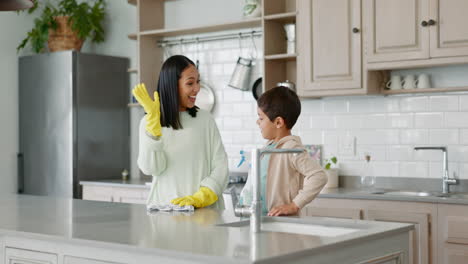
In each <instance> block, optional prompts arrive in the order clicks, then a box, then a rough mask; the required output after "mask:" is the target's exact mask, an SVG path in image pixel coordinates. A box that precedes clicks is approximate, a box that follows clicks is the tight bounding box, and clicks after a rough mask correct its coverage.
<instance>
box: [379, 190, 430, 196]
mask: <svg viewBox="0 0 468 264" xmlns="http://www.w3.org/2000/svg"><path fill="white" fill-rule="evenodd" d="M383 194H384V195H397V196H417V197H427V196H437V195H438V194H437V193H431V192H413V191H390V192H384V193H383Z"/></svg>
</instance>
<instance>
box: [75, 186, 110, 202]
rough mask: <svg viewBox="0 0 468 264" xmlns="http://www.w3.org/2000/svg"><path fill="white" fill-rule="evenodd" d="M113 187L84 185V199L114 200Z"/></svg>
mask: <svg viewBox="0 0 468 264" xmlns="http://www.w3.org/2000/svg"><path fill="white" fill-rule="evenodd" d="M112 192H113V191H112V187H106V186H91V185H83V196H82V197H83V200H92V201H103V202H113V198H112Z"/></svg>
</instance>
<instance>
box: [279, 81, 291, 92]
mask: <svg viewBox="0 0 468 264" xmlns="http://www.w3.org/2000/svg"><path fill="white" fill-rule="evenodd" d="M276 86H282V87H286V88H289V89H291V90H293V91H294V92H295V91H296V85H295V84H294V83H293V82H290V81H289V80H286V81H284V82H279V83H277V84H276Z"/></svg>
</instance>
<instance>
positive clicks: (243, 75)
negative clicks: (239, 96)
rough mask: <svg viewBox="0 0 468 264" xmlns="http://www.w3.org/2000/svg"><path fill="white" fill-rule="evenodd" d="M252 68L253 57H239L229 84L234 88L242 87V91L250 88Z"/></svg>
mask: <svg viewBox="0 0 468 264" xmlns="http://www.w3.org/2000/svg"><path fill="white" fill-rule="evenodd" d="M251 70H252V59H246V58H242V57H239V59H238V60H237V64H236V67H235V68H234V72H233V74H232V76H231V80H230V81H229V84H228V86H229V87H232V88H236V89H240V90H242V91H247V90H249V83H250V71H251Z"/></svg>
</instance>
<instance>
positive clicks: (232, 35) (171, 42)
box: [158, 30, 263, 47]
mask: <svg viewBox="0 0 468 264" xmlns="http://www.w3.org/2000/svg"><path fill="white" fill-rule="evenodd" d="M262 35H263V34H262V31H261V30H252V31H243V32H238V33H230V34H220V35H212V36H205V37H191V38H174V39H165V40H158V46H159V47H166V46H175V45H180V44H188V43H199V42H207V41H216V40H226V39H235V38H250V37H252V36H253V37H261V36H262Z"/></svg>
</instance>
